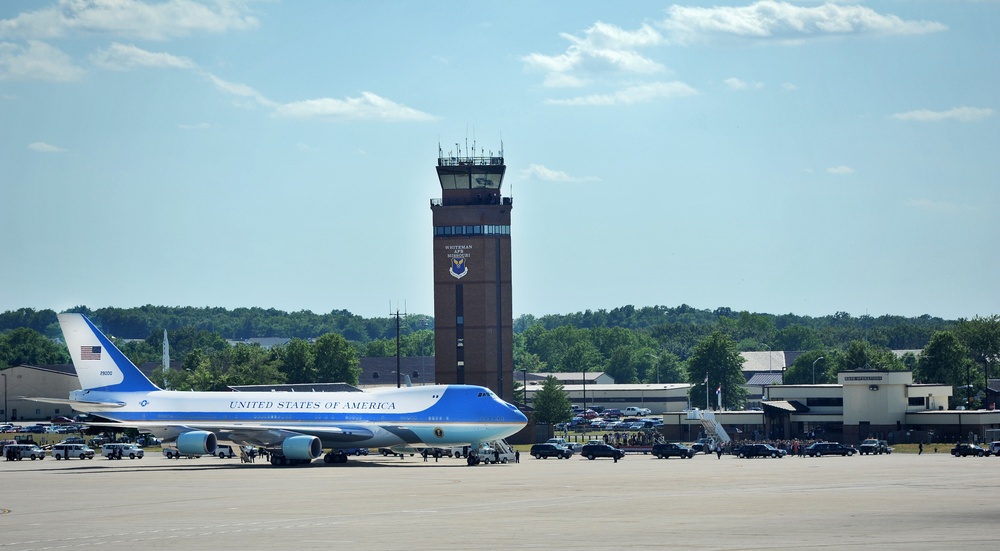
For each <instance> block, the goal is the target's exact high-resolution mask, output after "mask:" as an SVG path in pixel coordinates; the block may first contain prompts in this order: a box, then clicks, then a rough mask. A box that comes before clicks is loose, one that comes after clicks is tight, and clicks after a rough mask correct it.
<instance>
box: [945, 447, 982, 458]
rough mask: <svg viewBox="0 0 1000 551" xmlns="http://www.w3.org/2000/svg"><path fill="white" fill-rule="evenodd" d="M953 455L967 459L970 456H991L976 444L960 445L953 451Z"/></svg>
mask: <svg viewBox="0 0 1000 551" xmlns="http://www.w3.org/2000/svg"><path fill="white" fill-rule="evenodd" d="M951 454H952V455H954V456H955V457H966V456H969V455H974V456H976V457H985V456H987V455H989V452H988V451H986V450H985V449H983V448H980V447H979V446H977V445H975V444H958V445H957V446H955V447H954V448H952V449H951Z"/></svg>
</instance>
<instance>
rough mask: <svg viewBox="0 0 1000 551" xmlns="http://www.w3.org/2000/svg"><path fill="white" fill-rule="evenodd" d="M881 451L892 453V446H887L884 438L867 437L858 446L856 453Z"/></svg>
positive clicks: (865, 453)
mask: <svg viewBox="0 0 1000 551" xmlns="http://www.w3.org/2000/svg"><path fill="white" fill-rule="evenodd" d="M883 453H892V448H890V447H889V443H888V442H886V441H885V440H878V439H877V438H869V439H867V440H865V441H864V442H862V443H861V445H860V446H858V454H860V455H872V454H875V455H881V454H883Z"/></svg>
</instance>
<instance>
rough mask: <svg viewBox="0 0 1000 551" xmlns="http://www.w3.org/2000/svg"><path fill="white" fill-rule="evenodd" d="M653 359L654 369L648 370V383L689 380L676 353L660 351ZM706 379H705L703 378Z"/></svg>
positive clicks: (646, 380)
mask: <svg viewBox="0 0 1000 551" xmlns="http://www.w3.org/2000/svg"><path fill="white" fill-rule="evenodd" d="M651 359H652V360H653V365H652V369H650V370H649V371H647V373H646V379H645V381H643V382H646V383H686V382H687V380H688V376H687V372H686V371H685V370H684V365H683V363H681V361H680V359H679V358H678V357H677V355H676V354H673V353H671V352H667V351H666V350H663V351H660V352H659V354H657V355H656V356H654V357H653V358H651ZM703 380H704V379H703Z"/></svg>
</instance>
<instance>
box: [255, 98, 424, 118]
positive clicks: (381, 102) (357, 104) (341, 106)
mask: <svg viewBox="0 0 1000 551" xmlns="http://www.w3.org/2000/svg"><path fill="white" fill-rule="evenodd" d="M274 114H275V115H276V116H279V117H289V118H320V119H330V120H380V121H388V122H414V121H416V122H423V121H431V120H435V117H434V116H433V115H429V114H427V113H424V112H422V111H418V110H416V109H412V108H410V107H406V106H405V105H401V104H399V103H396V102H393V101H391V100H388V99H385V98H383V97H381V96H378V95H376V94H373V93H371V92H362V93H361V96H360V97H356V98H346V99H333V98H320V99H312V100H305V101H297V102H293V103H288V104H285V105H280V106H278V107H277V108H276V109H275V111H274Z"/></svg>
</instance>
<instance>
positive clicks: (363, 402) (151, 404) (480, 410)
mask: <svg viewBox="0 0 1000 551" xmlns="http://www.w3.org/2000/svg"><path fill="white" fill-rule="evenodd" d="M58 317H59V324H60V326H61V327H62V332H63V335H64V337H65V339H66V344H67V346H68V347H69V352H70V355H71V356H72V358H73V365H74V367H76V373H77V375H78V376H79V378H80V385H81V387H82V390H74V391H73V392H71V393H70V395H69V400H52V399H43V400H44V401H47V402H56V403H63V404H69V405H70V406H71V407H72V408H73V409H75V410H78V411H83V412H87V413H91V414H96V415H99V416H100V417H103V418H106V419H108V420H110V421H111V422H112V423H114V424H118V425H121V426H123V427H134V428H138V429H140V430H142V431H143V432H150V433H152V434H154V435H156V436H158V437H160V438H163V439H164V440H166V441H172V440H176V442H177V444H176V445H177V449H178V451H179V452H180V453H181V454H213V453H214V452H215V447H216V443H217V441H218V440H225V441H230V442H234V443H236V444H240V445H253V446H262V447H264V448H267V449H269V450H270V451H271V463H272V464H274V465H286V464H296V463H308V462H310V461H312V460H314V459H317V458H318V457H319V456H320V455H322V454H323V449H324V448H329V449H330V450H331V451H330V452H329V453H327V454H326V456H325V457H324V460H325V461H326V462H327V463H343V462H346V461H347V455H346V454H345V453H344V452H343V451H342V450H344V449H348V448H365V447H394V446H399V447H403V446H409V447H411V448H417V449H419V448H428V447H458V446H470V449H471V450H476V449H478V448H479V445H480V444H481V443H483V442H490V441H493V440H499V439H502V438H505V437H507V436H510V435H512V434H514V433H516V432H517V431H519V430H521V428H523V427H524V426H525V424H526V423H527V419H526V418H525V416H524V414H523V413H521V412H520V411H518V409H517V408H516V407H514V406H513V405H511V404H509V403H507V402H505V401H503V400H501V399H500V398H499V397H497V395H496V394H494V393H493V392H492V391H490V390H489V389H487V388H484V387H480V386H471V385H433V386H418V387H403V388H385V389H377V390H370V391H364V392H184V391H170V390H162V389H160V388H159V387H157V386H156V385H154V384H153V383H152V382H151V381H150V380H149V379H147V378H146V376H145V375H143V374H142V372H140V371H139V369H138V368H137V367H136V366H135V365H134V364H133V363H132V362H131V361H129V359H128V358H126V357H125V355H124V354H122V353H121V351H119V350H118V348H116V347H115V345H114V344H112V343H111V341H110V340H109V339H108V338H107V337H106V336H104V335H103V334H102V333H101V332H100V331H99V330H98V329H97V328H96V327H95V326H94V324H93V323H91V321H90V320H89V319H87V318H86V317H85V316H83V315H82V314H59V315H58ZM478 462H479V458H478V457H476V456H475V455H471V456H470V457H469V460H468V463H469V464H470V465H474V464H476V463H478Z"/></svg>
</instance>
